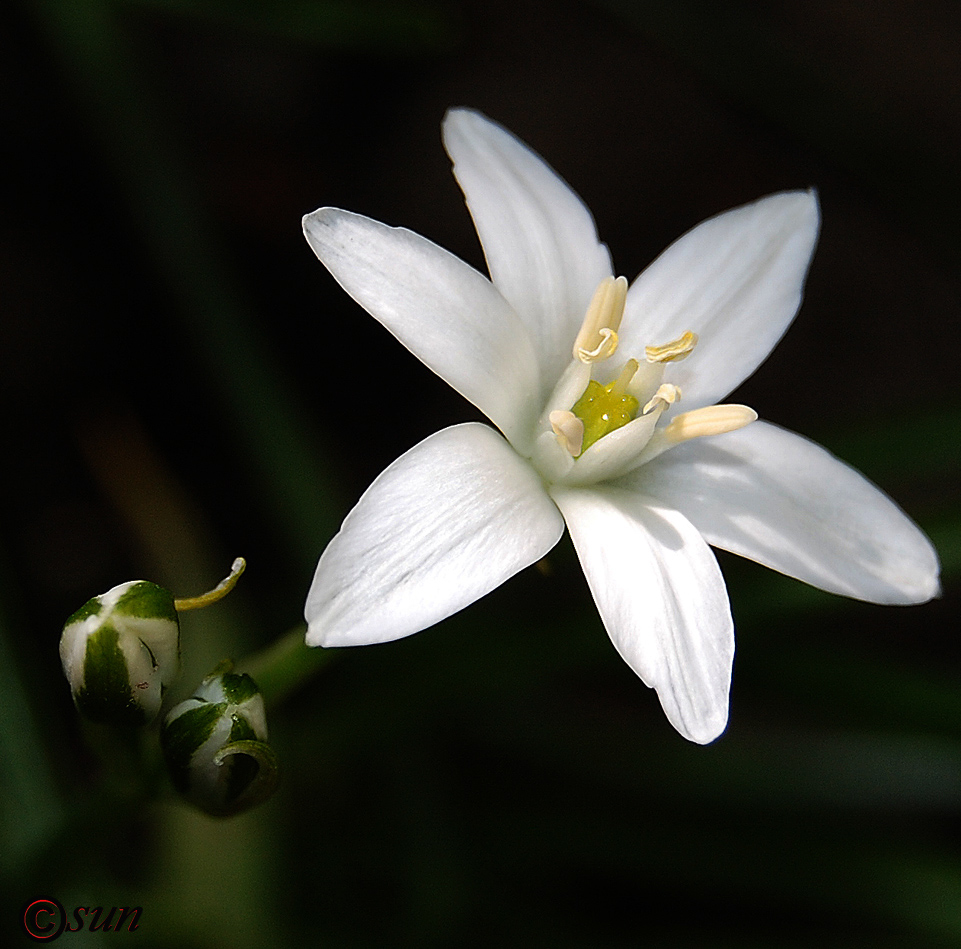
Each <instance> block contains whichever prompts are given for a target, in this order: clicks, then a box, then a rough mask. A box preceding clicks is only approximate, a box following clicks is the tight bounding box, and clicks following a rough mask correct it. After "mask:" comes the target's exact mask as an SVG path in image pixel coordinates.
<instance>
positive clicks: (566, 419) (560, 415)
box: [548, 409, 584, 458]
mask: <svg viewBox="0 0 961 949" xmlns="http://www.w3.org/2000/svg"><path fill="white" fill-rule="evenodd" d="M548 419H549V420H550V423H551V428H552V429H554V434H555V435H556V436H557V442H558V444H559V445H560V446H561V448H563V449H564V450H565V451H567V452H569V453H570V454H571V457H573V458H576V457H577V456H578V455H579V454H580V453H581V446H582V445H583V444H584V423H583V422H582V421H581V420H580V419H579V418H578V417H577V416H576V415H575V414H574V413H573V412H566V411H562V410H560V409H558V410H557V411H554V412H551V414H550V415H549V416H548Z"/></svg>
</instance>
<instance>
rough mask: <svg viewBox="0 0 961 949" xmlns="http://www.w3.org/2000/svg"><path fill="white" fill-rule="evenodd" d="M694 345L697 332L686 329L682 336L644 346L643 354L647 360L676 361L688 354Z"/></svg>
mask: <svg viewBox="0 0 961 949" xmlns="http://www.w3.org/2000/svg"><path fill="white" fill-rule="evenodd" d="M696 345H697V333H692V332H691V331H690V330H688V331H687V332H686V333H685V334H684V335H683V336H679V337H678V338H677V339H673V340H671V342H669V343H665V344H664V345H663V346H645V347H644V355H645V357H646V358H647V361H648V362H676V361H677V360H679V359H684V358H685V357H687V356H689V355H690V354H691V353H692V352H693V351H694V347H695V346H696Z"/></svg>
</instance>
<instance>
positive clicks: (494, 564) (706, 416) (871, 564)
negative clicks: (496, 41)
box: [304, 109, 938, 743]
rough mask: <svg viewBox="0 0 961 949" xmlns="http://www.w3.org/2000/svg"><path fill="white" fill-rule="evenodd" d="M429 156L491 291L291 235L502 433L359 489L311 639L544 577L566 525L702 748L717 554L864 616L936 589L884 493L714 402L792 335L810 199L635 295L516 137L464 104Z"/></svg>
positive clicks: (747, 215)
mask: <svg viewBox="0 0 961 949" xmlns="http://www.w3.org/2000/svg"><path fill="white" fill-rule="evenodd" d="M444 144H445V146H446V148H447V151H448V153H449V154H450V156H451V158H452V159H453V161H454V174H455V176H456V177H457V180H458V182H459V183H460V186H461V188H462V189H463V191H464V194H465V197H466V200H467V204H468V207H469V209H470V212H471V214H472V216H473V218H474V223H475V225H476V227H477V231H478V234H479V235H480V239H481V242H482V244H483V246H484V252H485V255H486V258H487V264H488V267H489V268H490V273H491V279H490V280H488V279H487V277H485V276H483V275H482V274H480V273H478V272H477V271H476V270H474V269H473V268H471V267H470V266H468V265H467V264H466V263H464V262H463V261H461V260H459V259H458V258H456V257H454V256H452V255H451V254H449V253H447V252H446V251H444V250H442V249H441V248H440V247H438V246H437V245H435V244H433V243H431V242H430V241H428V240H426V239H425V238H423V237H420V236H418V235H417V234H414V233H412V232H410V231H407V230H404V229H401V228H391V227H387V226H386V225H383V224H379V223H377V222H376V221H372V220H370V219H368V218H365V217H361V216H360V215H357V214H352V213H350V212H348V211H341V210H337V209H335V208H321V209H320V210H318V211H315V212H314V213H313V214H309V215H307V216H306V217H305V218H304V232H305V234H306V236H307V240H308V241H309V242H310V245H311V247H312V248H313V250H314V252H315V253H316V254H317V256H318V257H319V258H320V260H321V261H322V262H323V263H324V265H325V266H326V267H327V268H328V270H330V272H331V273H332V274H333V276H334V277H335V279H336V280H337V281H338V282H339V283H340V285H341V286H342V287H343V288H344V289H345V290H346V291H347V292H348V293H349V294H350V295H351V296H352V297H353V298H354V299H355V300H356V301H357V302H358V303H359V304H360V305H361V306H362V307H364V308H365V309H366V310H367V311H368V312H369V313H370V314H371V315H372V316H374V317H375V318H376V319H377V320H379V321H380V322H381V323H382V324H383V325H384V326H385V327H386V328H387V329H388V330H390V332H391V333H393V334H394V336H396V337H397V338H398V339H399V340H400V341H401V342H402V343H403V344H404V345H405V346H406V347H407V348H408V349H409V350H410V351H411V352H412V353H414V355H416V356H417V357H418V358H419V359H421V360H422V361H423V362H424V363H425V364H426V365H427V366H428V367H430V368H431V369H432V370H433V371H434V372H436V373H437V374H438V375H439V376H441V378H443V379H445V380H446V381H447V382H448V383H449V384H450V385H452V386H453V387H454V388H455V389H457V391H458V392H460V393H461V394H462V395H463V396H465V397H466V398H467V399H469V400H470V401H471V402H473V403H474V405H476V406H477V407H478V408H479V409H481V410H482V411H483V412H484V413H485V414H486V415H487V417H488V418H489V419H490V420H491V421H492V422H493V423H494V424H495V425H496V426H497V427H498V428H499V429H500V431H501V433H503V436H504V437H501V435H500V434H498V433H497V432H495V431H494V430H493V429H492V428H489V427H487V426H486V425H482V424H479V423H468V424H464V425H455V426H453V427H451V428H447V429H444V430H442V431H440V432H437V433H436V434H435V435H432V436H430V437H429V438H427V439H425V440H424V441H422V442H421V443H420V444H419V445H416V446H414V447H413V448H412V449H410V451H408V452H407V453H406V454H404V455H402V456H401V457H400V458H398V459H397V461H395V462H394V463H393V464H392V465H390V466H389V467H388V468H387V469H386V470H385V471H384V472H383V473H382V474H381V475H380V476H379V477H378V478H377V479H376V480H375V481H374V483H373V484H372V485H371V486H370V488H369V489H368V490H367V491H366V493H365V494H364V495H363V497H362V498H361V499H360V501H359V502H358V503H357V506H356V507H355V508H354V509H353V511H351V512H350V514H349V515H348V516H347V518H346V520H345V521H344V523H343V526H342V527H341V529H340V532H339V533H338V534H337V536H336V537H334V539H333V540H332V541H331V543H330V545H329V546H328V547H327V549H326V550H325V551H324V553H323V555H322V557H321V558H320V563H319V564H318V567H317V572H316V575H315V576H314V580H313V584H312V586H311V589H310V593H309V595H308V598H307V606H306V616H307V621H308V624H309V628H308V632H307V642H308V644H310V645H314V646H316V645H322V646H345V645H360V644H367V643H375V642H386V641H389V640H393V639H399V638H400V637H402V636H407V635H409V634H411V633H415V632H417V631H418V630H421V629H424V628H426V627H428V626H430V625H432V624H434V623H436V622H438V621H439V620H441V619H443V618H444V617H446V616H449V615H450V614H452V613H454V612H456V611H457V610H459V609H461V608H463V607H465V606H467V605H468V604H469V603H472V602H473V601H474V600H476V599H478V598H479V597H481V596H483V595H484V594H485V593H488V592H489V591H490V590H492V589H494V588H495V587H497V586H498V585H499V584H501V583H503V582H504V581H505V580H506V579H507V578H508V577H510V576H512V575H513V574H515V573H517V572H518V571H519V570H522V569H523V568H524V567H527V566H529V565H530V564H532V563H534V562H535V561H537V560H539V559H540V558H541V557H543V556H544V555H545V554H546V553H547V552H548V551H549V550H550V549H551V548H552V547H553V546H554V545H555V544H556V543H557V541H558V540H559V539H560V537H561V535H562V533H563V530H564V525H565V523H566V525H567V528H568V530H570V532H571V537H572V539H573V541H574V546H575V548H576V550H577V554H578V557H579V558H580V561H581V565H582V567H583V569H584V573H585V574H586V576H587V582H588V584H589V586H590V589H591V593H592V594H593V596H594V600H595V602H596V603H597V607H598V610H599V611H600V615H601V618H602V620H603V622H604V625H605V627H606V628H607V631H608V633H609V634H610V637H611V639H612V640H613V642H614V645H615V647H616V648H617V650H618V652H619V653H620V654H621V656H622V657H623V658H624V660H625V661H626V662H627V663H628V664H629V665H630V667H631V668H632V669H633V670H634V671H635V672H636V673H637V674H638V675H639V676H640V677H641V678H642V679H643V680H644V682H645V683H647V685H648V686H651V687H652V688H654V689H656V690H657V694H658V697H659V699H660V701H661V705H662V706H663V708H664V711H665V712H666V714H667V716H668V718H669V719H670V721H671V723H672V724H673V725H674V727H675V728H677V730H678V731H679V732H680V733H681V734H682V735H684V736H685V737H686V738H689V739H690V740H692V741H696V742H700V743H706V742H709V741H712V740H713V739H714V738H716V737H717V736H718V735H719V734H720V733H721V732H722V731H723V730H724V727H725V725H726V722H727V714H728V692H729V688H730V681H731V664H732V660H733V655H734V627H733V622H732V620H731V613H730V606H729V602H728V597H727V590H726V588H725V585H724V581H723V578H722V576H721V573H720V571H719V569H718V565H717V562H716V560H715V558H714V555H713V554H712V553H711V551H710V548H709V547H708V544H712V545H714V546H715V547H719V548H723V549H725V550H730V551H733V552H735V553H737V554H741V555H742V556H745V557H750V558H751V559H753V560H756V561H758V562H759V563H762V564H765V565H766V566H769V567H772V568H774V569H775V570H779V571H781V572H782V573H786V574H788V575H790V576H793V577H797V578H798V579H801V580H804V581H806V582H807V583H811V584H814V585H815V586H818V587H821V588H823V589H825V590H830V591H832V592H835V593H841V594H844V595H846V596H852V597H856V598H859V599H864V600H870V601H873V602H878V603H917V602H923V601H925V600H928V599H930V598H931V597H933V596H935V595H936V594H937V592H938V579H937V577H938V561H937V556H936V554H935V552H934V550H933V548H932V546H931V544H930V542H929V541H928V540H927V538H926V537H925V536H924V535H923V534H922V533H921V532H920V531H919V530H918V529H917V527H915V526H914V524H912V522H911V521H910V520H909V519H908V518H907V517H906V516H905V515H904V514H903V513H902V512H901V510H900V509H899V508H898V507H897V506H896V505H895V504H894V503H893V502H892V501H891V500H890V499H889V498H887V497H886V496H885V495H884V494H882V493H881V492H880V491H879V490H877V489H876V488H875V487H873V486H872V485H870V484H869V483H868V482H867V481H866V480H865V479H864V478H863V477H862V476H861V475H859V474H857V473H856V472H855V471H853V470H852V469H851V468H848V467H847V466H845V465H844V464H842V463H841V462H839V461H838V460H836V459H835V458H833V457H832V456H831V455H829V454H828V453H827V452H826V451H824V450H823V449H822V448H819V447H818V446H817V445H814V444H812V443H811V442H809V441H806V440H805V439H803V438H801V437H800V436H798V435H794V434H792V433H790V432H787V431H784V430H783V429H780V428H777V427H776V426H774V425H770V424H767V423H765V422H754V420H755V419H756V418H757V416H756V414H755V413H754V412H753V411H752V410H750V409H748V408H747V407H745V406H739V405H716V404H715V403H716V402H717V401H718V400H719V399H721V398H723V397H724V396H725V395H726V394H727V393H728V392H730V391H731V390H732V389H734V388H735V387H736V386H737V385H738V384H739V383H741V382H742V381H743V380H744V379H746V378H747V377H748V376H749V375H750V374H751V373H752V372H753V371H754V370H755V369H756V368H757V367H758V365H759V364H760V363H761V362H762V361H763V360H764V359H765V358H766V356H767V354H768V353H769V352H770V351H771V349H772V348H773V347H774V345H775V344H776V343H777V342H778V340H779V339H780V338H781V335H782V334H783V333H784V331H785V330H786V329H787V327H788V325H789V324H790V322H791V320H792V319H793V318H794V315H795V313H796V311H797V308H798V306H799V304H800V300H801V290H802V284H803V281H804V276H805V273H806V271H807V267H808V263H809V261H810V258H811V254H812V252H813V249H814V245H815V241H816V238H817V231H818V206H817V199H816V197H815V195H814V194H813V193H812V192H802V191H799V192H787V193H783V194H775V195H772V196H770V197H768V198H764V199H762V200H760V201H757V202H755V203H754V204H749V205H746V206H744V207H741V208H737V209H735V210H733V211H728V212H727V213H725V214H721V215H718V216H717V217H714V218H711V219H710V220H708V221H705V222H704V223H703V224H701V225H699V226H698V227H696V228H694V230H692V231H690V232H689V233H687V234H686V235H684V236H683V237H682V238H681V239H680V240H678V241H677V242H676V243H674V244H672V245H671V246H670V247H669V248H668V249H667V250H666V251H664V253H663V254H662V255H661V256H660V257H659V258H658V259H657V260H656V261H654V263H653V264H651V265H650V267H648V268H647V269H646V270H645V271H644V272H643V273H642V274H641V275H640V276H639V277H638V278H637V279H636V280H635V281H634V283H633V284H632V285H631V286H630V288H629V289H628V287H627V282H626V280H624V278H623V277H619V278H617V279H616V280H615V279H614V278H613V271H612V267H611V260H610V256H609V254H608V251H607V248H606V246H605V245H603V244H601V243H599V241H598V239H597V233H596V230H595V227H594V222H593V219H592V218H591V215H590V212H589V211H588V210H587V208H586V207H585V206H584V204H583V203H582V202H581V200H580V198H579V197H578V196H577V195H576V194H574V192H573V191H571V189H570V188H568V186H567V185H566V184H565V183H564V182H563V181H562V180H561V179H560V178H559V177H558V176H557V175H556V174H555V173H554V172H553V171H552V170H551V169H550V168H549V167H548V166H547V165H546V164H545V163H544V161H543V160H542V159H541V158H540V157H538V156H537V155H536V154H534V153H533V152H532V151H531V150H530V149H528V148H527V147H526V146H525V145H524V144H523V143H522V142H520V141H519V140H517V139H516V138H514V137H513V136H512V135H511V134H510V133H509V132H507V131H506V130H505V129H503V128H501V127H500V126H498V125H496V124H494V123H492V122H491V121H489V120H488V119H486V118H485V117H484V116H482V115H480V114H478V113H476V112H472V111H467V110H461V109H458V110H453V111H451V112H449V113H448V115H447V117H446V119H445V121H444ZM589 383H590V386H589ZM588 388H589V391H586V390H588ZM682 409H683V411H682ZM752 422H753V424H749V423H752ZM701 436H711V437H701Z"/></svg>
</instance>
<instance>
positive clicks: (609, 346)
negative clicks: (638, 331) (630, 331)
mask: <svg viewBox="0 0 961 949" xmlns="http://www.w3.org/2000/svg"><path fill="white" fill-rule="evenodd" d="M626 300H627V280H626V278H624V277H618V278H617V279H615V278H614V277H605V278H604V279H603V280H602V281H601V282H600V283H599V284H598V286H597V289H596V290H595V291H594V296H593V297H592V298H591V302H590V305H589V306H588V308H587V313H586V314H585V316H584V322H583V323H582V324H581V328H580V332H578V334H577V339H575V340H574V349H573V354H574V358H575V359H579V360H580V361H581V362H585V363H592V362H600V361H601V360H603V359H607V358H608V356H610V355H611V354H612V353H613V352H614V351H615V350H616V349H617V330H618V328H619V327H620V325H621V319H622V318H623V316H624V303H625V301H626Z"/></svg>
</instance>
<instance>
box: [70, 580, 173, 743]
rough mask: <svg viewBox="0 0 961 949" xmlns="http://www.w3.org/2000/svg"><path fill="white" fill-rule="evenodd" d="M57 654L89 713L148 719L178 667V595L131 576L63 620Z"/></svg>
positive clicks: (124, 722) (106, 719)
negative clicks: (176, 597) (64, 622)
mask: <svg viewBox="0 0 961 949" xmlns="http://www.w3.org/2000/svg"><path fill="white" fill-rule="evenodd" d="M60 661H61V663H62V664H63V671H64V675H66V677H67V681H68V682H69V683H70V690H71V692H72V693H73V698H74V701H75V702H76V704H77V708H78V709H79V710H80V712H81V714H83V715H84V716H86V717H87V718H88V719H90V720H91V721H93V722H97V723H98V724H105V725H121V726H128V727H129V726H139V725H146V724H149V723H150V722H151V721H153V720H154V719H155V718H156V717H157V713H158V712H159V711H160V703H161V700H162V698H163V693H164V690H165V689H166V688H167V686H168V685H170V683H171V682H173V680H174V679H175V678H176V676H177V673H178V671H179V668H180V623H179V621H178V619H177V611H176V610H175V609H174V600H173V596H172V595H171V594H170V593H169V592H167V591H166V590H165V589H164V588H163V587H160V586H157V584H156V583H150V582H149V581H147V580H132V581H129V582H128V583H121V584H120V585H119V586H115V587H113V588H112V589H110V590H108V591H107V592H106V593H104V594H102V595H101V596H95V597H94V598H93V599H92V600H88V601H87V602H86V603H85V604H84V605H83V606H81V607H80V609H79V610H77V612H76V613H74V614H73V615H72V616H71V617H70V618H69V619H68V620H67V622H66V624H65V625H64V628H63V634H62V635H61V637H60Z"/></svg>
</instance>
